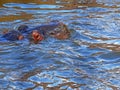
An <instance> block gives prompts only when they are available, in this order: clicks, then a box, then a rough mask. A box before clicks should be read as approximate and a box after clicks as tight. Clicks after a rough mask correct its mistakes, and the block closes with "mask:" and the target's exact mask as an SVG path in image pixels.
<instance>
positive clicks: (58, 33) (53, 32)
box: [2, 22, 70, 43]
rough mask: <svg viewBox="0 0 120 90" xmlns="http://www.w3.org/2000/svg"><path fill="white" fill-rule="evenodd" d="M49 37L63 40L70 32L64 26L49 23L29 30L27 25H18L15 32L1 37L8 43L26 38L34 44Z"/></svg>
mask: <svg viewBox="0 0 120 90" xmlns="http://www.w3.org/2000/svg"><path fill="white" fill-rule="evenodd" d="M49 36H51V37H54V38H57V39H62V40H63V39H67V38H68V37H69V36H70V32H69V30H68V28H67V26H66V25H65V24H63V23H61V22H50V23H48V24H43V25H39V26H36V27H33V28H29V27H28V26H27V25H20V26H19V27H18V29H17V30H12V31H10V32H7V33H5V34H4V35H3V36H2V37H3V38H5V39H7V40H9V41H15V40H22V39H23V38H28V39H32V40H33V41H34V43H38V42H40V41H42V40H44V39H45V38H47V37H49Z"/></svg>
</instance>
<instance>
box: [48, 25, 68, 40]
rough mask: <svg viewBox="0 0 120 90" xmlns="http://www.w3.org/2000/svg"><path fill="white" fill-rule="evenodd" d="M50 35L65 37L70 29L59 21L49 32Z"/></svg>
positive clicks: (62, 38)
mask: <svg viewBox="0 0 120 90" xmlns="http://www.w3.org/2000/svg"><path fill="white" fill-rule="evenodd" d="M50 35H51V36H52V37H55V38H57V39H61V40H64V39H67V38H69V36H70V31H69V30H68V28H67V26H66V25H65V24H63V23H59V25H58V27H57V28H55V29H54V30H53V31H52V32H50Z"/></svg>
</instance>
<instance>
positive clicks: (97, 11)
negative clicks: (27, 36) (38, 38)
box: [0, 0, 120, 90]
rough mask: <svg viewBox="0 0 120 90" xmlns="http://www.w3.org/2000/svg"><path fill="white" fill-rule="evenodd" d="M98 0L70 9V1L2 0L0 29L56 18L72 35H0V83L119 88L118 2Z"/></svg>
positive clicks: (50, 88)
mask: <svg viewBox="0 0 120 90" xmlns="http://www.w3.org/2000/svg"><path fill="white" fill-rule="evenodd" d="M73 1H74V0H73ZM94 1H95V0H94ZM96 2H97V3H98V4H97V3H94V4H93V3H92V4H90V5H88V4H87V5H86V4H84V5H81V4H77V7H75V8H74V7H72V8H69V9H68V8H67V7H68V6H69V5H71V4H67V5H64V4H57V5H55V4H54V5H53V4H52V5H51V4H50V3H49V4H40V2H39V1H38V0H33V1H32V2H30V1H29V0H24V1H19V0H3V1H2V2H1V6H0V7H1V8H0V12H1V13H0V26H1V27H0V34H2V32H3V30H6V29H7V30H12V29H16V28H17V27H18V26H19V25H21V24H26V25H28V26H29V27H34V26H37V25H40V24H43V23H48V22H49V21H51V20H60V21H61V22H63V23H65V24H66V25H67V26H68V28H69V29H70V31H71V37H70V38H69V39H67V40H57V39H54V38H47V39H46V40H44V41H42V42H41V43H39V44H31V43H29V42H28V41H26V40H23V41H17V42H2V41H0V89H1V90H120V52H119V50H120V41H119V40H120V18H119V17H120V14H119V12H120V5H119V4H120V2H119V0H114V1H109V0H104V1H103V0H97V1H96Z"/></svg>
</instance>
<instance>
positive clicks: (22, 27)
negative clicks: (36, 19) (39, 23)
mask: <svg viewBox="0 0 120 90" xmlns="http://www.w3.org/2000/svg"><path fill="white" fill-rule="evenodd" d="M27 29H28V26H27V25H20V26H19V27H18V31H20V32H21V33H24V32H26V31H27Z"/></svg>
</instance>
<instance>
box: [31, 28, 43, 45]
mask: <svg viewBox="0 0 120 90" xmlns="http://www.w3.org/2000/svg"><path fill="white" fill-rule="evenodd" d="M31 36H32V40H33V42H34V43H35V44H37V43H39V42H40V41H42V40H43V39H44V37H43V35H42V34H41V33H40V32H39V31H38V30H33V31H32V33H31Z"/></svg>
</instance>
